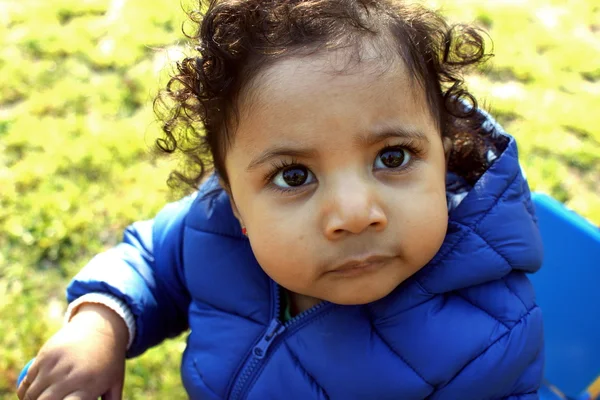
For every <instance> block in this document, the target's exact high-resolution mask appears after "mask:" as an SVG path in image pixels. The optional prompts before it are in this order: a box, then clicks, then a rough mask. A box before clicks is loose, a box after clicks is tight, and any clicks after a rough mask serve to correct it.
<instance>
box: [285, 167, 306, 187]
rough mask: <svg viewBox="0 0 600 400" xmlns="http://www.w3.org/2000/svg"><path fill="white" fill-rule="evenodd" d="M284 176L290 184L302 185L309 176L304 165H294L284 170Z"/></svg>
mask: <svg viewBox="0 0 600 400" xmlns="http://www.w3.org/2000/svg"><path fill="white" fill-rule="evenodd" d="M282 178H283V180H284V181H285V183H287V184H288V185H290V186H300V185H302V184H303V183H304V182H306V179H307V178H308V171H307V170H306V168H304V167H292V168H290V169H286V170H285V171H283V174H282Z"/></svg>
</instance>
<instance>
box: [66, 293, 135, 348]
mask: <svg viewBox="0 0 600 400" xmlns="http://www.w3.org/2000/svg"><path fill="white" fill-rule="evenodd" d="M85 303H95V304H102V305H103V306H105V307H108V308H110V309H111V310H113V311H114V312H116V313H117V314H118V315H119V316H120V317H121V318H122V319H123V322H125V325H127V330H128V331H129V341H128V343H127V350H129V347H131V343H133V339H134V338H135V317H134V316H133V313H132V312H131V310H129V307H128V306H127V304H125V302H123V301H122V300H121V299H119V298H118V297H116V296H113V295H112V294H109V293H103V292H94V293H88V294H84V295H83V296H81V297H79V298H78V299H76V300H75V301H73V302H71V303H70V304H69V306H68V307H67V312H66V313H65V323H68V322H69V321H71V319H72V318H73V316H74V315H75V313H76V312H77V309H79V307H80V306H81V305H83V304H85Z"/></svg>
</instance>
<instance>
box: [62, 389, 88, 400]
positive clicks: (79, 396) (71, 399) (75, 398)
mask: <svg viewBox="0 0 600 400" xmlns="http://www.w3.org/2000/svg"><path fill="white" fill-rule="evenodd" d="M63 400H95V399H92V398H91V397H90V396H89V395H87V394H85V393H83V392H81V391H77V392H73V393H71V394H69V395H67V396H66V397H64V398H63Z"/></svg>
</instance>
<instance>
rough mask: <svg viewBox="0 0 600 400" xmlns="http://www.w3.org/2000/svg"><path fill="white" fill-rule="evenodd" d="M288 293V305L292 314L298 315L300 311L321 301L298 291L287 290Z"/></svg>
mask: <svg viewBox="0 0 600 400" xmlns="http://www.w3.org/2000/svg"><path fill="white" fill-rule="evenodd" d="M288 293H289V295H290V303H291V304H290V305H291V312H292V315H293V316H295V315H298V314H300V313H301V312H303V311H306V310H308V309H309V308H311V307H314V306H316V305H317V304H319V303H320V302H321V301H322V300H321V299H317V298H315V297H310V296H306V295H303V294H299V293H294V292H292V291H289V290H288Z"/></svg>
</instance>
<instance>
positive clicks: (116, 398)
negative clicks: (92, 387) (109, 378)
mask: <svg viewBox="0 0 600 400" xmlns="http://www.w3.org/2000/svg"><path fill="white" fill-rule="evenodd" d="M122 398H123V384H122V383H121V384H120V385H115V386H113V387H111V388H110V390H109V391H108V392H107V393H106V394H105V395H104V396H102V400H121V399H122Z"/></svg>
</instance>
